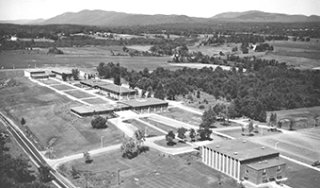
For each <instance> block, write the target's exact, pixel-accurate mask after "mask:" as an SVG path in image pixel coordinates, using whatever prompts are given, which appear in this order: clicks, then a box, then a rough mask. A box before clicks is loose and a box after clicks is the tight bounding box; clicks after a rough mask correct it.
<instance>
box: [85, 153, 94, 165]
mask: <svg viewBox="0 0 320 188" xmlns="http://www.w3.org/2000/svg"><path fill="white" fill-rule="evenodd" d="M83 158H84V161H85V163H91V162H92V161H93V160H92V159H91V156H90V153H89V152H83Z"/></svg>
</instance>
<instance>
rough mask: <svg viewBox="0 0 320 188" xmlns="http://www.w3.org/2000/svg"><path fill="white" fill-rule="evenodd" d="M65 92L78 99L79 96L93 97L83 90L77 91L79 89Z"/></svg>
mask: <svg viewBox="0 0 320 188" xmlns="http://www.w3.org/2000/svg"><path fill="white" fill-rule="evenodd" d="M65 93H67V94H69V95H71V96H73V97H76V98H78V99H81V98H89V97H94V95H90V94H88V93H85V92H83V91H79V90H74V91H66V92H65Z"/></svg>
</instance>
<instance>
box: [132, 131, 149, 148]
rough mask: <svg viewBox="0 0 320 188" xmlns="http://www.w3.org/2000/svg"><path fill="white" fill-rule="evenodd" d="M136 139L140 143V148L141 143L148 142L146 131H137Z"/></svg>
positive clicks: (135, 133)
mask: <svg viewBox="0 0 320 188" xmlns="http://www.w3.org/2000/svg"><path fill="white" fill-rule="evenodd" d="M134 137H135V139H136V141H137V143H138V146H140V145H141V143H142V142H143V141H145V140H146V139H145V131H143V130H136V131H135V132H134Z"/></svg>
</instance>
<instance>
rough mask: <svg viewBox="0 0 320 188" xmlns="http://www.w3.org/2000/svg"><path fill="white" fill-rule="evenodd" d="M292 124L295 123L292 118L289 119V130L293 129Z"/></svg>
mask: <svg viewBox="0 0 320 188" xmlns="http://www.w3.org/2000/svg"><path fill="white" fill-rule="evenodd" d="M294 124H295V120H294V119H290V124H289V130H290V131H293V130H294V129H293V127H294Z"/></svg>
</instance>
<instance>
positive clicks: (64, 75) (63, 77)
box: [61, 73, 68, 81]
mask: <svg viewBox="0 0 320 188" xmlns="http://www.w3.org/2000/svg"><path fill="white" fill-rule="evenodd" d="M67 77H68V75H67V74H65V73H62V75H61V78H62V80H63V81H67Z"/></svg>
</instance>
